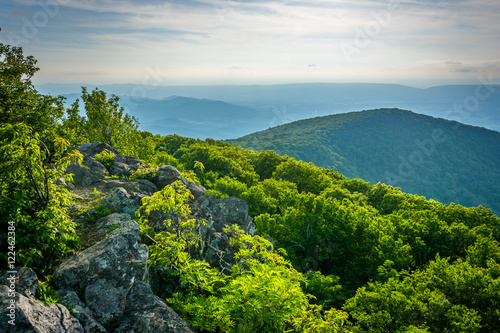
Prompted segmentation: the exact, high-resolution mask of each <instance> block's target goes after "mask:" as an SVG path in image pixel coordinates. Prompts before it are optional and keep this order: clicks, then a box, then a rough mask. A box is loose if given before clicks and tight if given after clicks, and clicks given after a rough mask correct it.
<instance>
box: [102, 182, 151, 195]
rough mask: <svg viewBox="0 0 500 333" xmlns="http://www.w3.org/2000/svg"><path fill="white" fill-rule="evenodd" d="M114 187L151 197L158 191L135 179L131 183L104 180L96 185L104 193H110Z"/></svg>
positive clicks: (147, 183) (149, 184)
mask: <svg viewBox="0 0 500 333" xmlns="http://www.w3.org/2000/svg"><path fill="white" fill-rule="evenodd" d="M115 187H123V188H124V189H125V190H127V192H128V193H133V192H136V193H141V194H144V195H147V196H151V195H153V193H155V192H157V191H158V188H157V187H156V186H155V184H153V183H152V182H150V181H149V180H146V179H137V180H134V181H132V182H129V181H127V180H125V179H117V178H114V179H104V180H102V181H101V182H100V183H99V184H97V188H98V189H99V190H101V191H102V192H104V193H108V192H110V191H111V190H112V189H113V188H115Z"/></svg>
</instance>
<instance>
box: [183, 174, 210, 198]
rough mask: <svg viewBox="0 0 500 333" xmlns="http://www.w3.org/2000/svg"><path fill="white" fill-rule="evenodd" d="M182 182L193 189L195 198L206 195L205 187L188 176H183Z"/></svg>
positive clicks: (189, 188)
mask: <svg viewBox="0 0 500 333" xmlns="http://www.w3.org/2000/svg"><path fill="white" fill-rule="evenodd" d="M182 183H183V184H184V185H186V188H187V189H188V190H189V191H191V194H192V195H193V197H194V199H195V200H196V199H198V198H199V197H201V196H203V195H205V188H204V187H203V186H201V185H200V184H196V183H195V182H192V181H189V180H187V179H186V178H182Z"/></svg>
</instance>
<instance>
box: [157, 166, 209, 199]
mask: <svg viewBox="0 0 500 333" xmlns="http://www.w3.org/2000/svg"><path fill="white" fill-rule="evenodd" d="M178 180H180V181H182V183H184V185H186V187H187V189H188V190H190V191H191V194H192V195H193V197H194V198H195V199H197V198H199V197H201V196H202V195H204V194H205V188H204V187H203V186H201V185H200V184H196V183H195V182H192V181H190V180H187V179H186V178H181V173H180V172H179V170H177V169H176V168H174V167H173V166H171V165H162V166H160V167H159V168H158V170H156V175H155V177H154V179H153V183H154V184H155V185H156V187H157V188H158V189H160V190H161V189H163V188H164V187H165V186H167V185H170V184H172V183H173V182H175V181H178Z"/></svg>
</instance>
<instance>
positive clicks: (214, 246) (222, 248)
mask: <svg viewBox="0 0 500 333" xmlns="http://www.w3.org/2000/svg"><path fill="white" fill-rule="evenodd" d="M207 244H209V245H208V246H207ZM200 259H203V260H205V261H206V262H208V263H209V264H210V266H212V267H215V268H217V269H219V270H220V271H221V272H223V273H227V274H229V273H230V272H231V267H232V266H233V265H234V264H235V263H236V261H235V260H234V249H233V247H232V246H231V243H230V242H229V237H228V236H227V235H226V234H225V233H222V232H215V233H213V234H211V235H210V236H209V237H208V238H206V239H204V251H203V253H202V255H201V258H200Z"/></svg>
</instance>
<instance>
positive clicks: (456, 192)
mask: <svg viewBox="0 0 500 333" xmlns="http://www.w3.org/2000/svg"><path fill="white" fill-rule="evenodd" d="M229 142H230V143H232V144H235V145H241V146H242V147H244V148H249V149H254V150H257V151H262V150H272V151H275V152H277V153H279V154H287V155H289V156H292V157H295V158H297V159H300V160H303V161H306V162H313V163H314V164H315V165H317V166H321V167H326V168H333V169H334V170H336V171H338V172H340V173H342V174H343V175H345V176H346V177H348V178H362V179H364V180H367V181H370V182H372V183H377V182H383V183H386V184H390V185H393V186H397V187H400V188H402V190H403V191H405V192H409V193H415V194H419V195H424V196H425V197H427V198H432V199H435V200H438V201H440V202H445V203H450V202H455V203H459V204H462V205H465V206H477V205H483V206H485V207H488V208H492V209H493V210H494V211H495V212H497V213H498V212H500V133H498V132H495V131H491V130H487V129H484V128H479V127H472V126H467V125H463V124H460V123H458V122H453V121H448V120H443V119H437V118H433V117H429V116H425V115H420V114H416V113H413V112H410V111H404V110H399V109H378V110H370V111H361V112H351V113H345V114H338V115H332V116H326V117H317V118H313V119H307V120H301V121H297V122H294V123H290V124H285V125H282V126H278V127H275V128H271V129H268V130H265V131H261V132H258V133H254V134H251V135H248V136H245V137H242V138H239V139H236V140H230V141H229Z"/></svg>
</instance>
